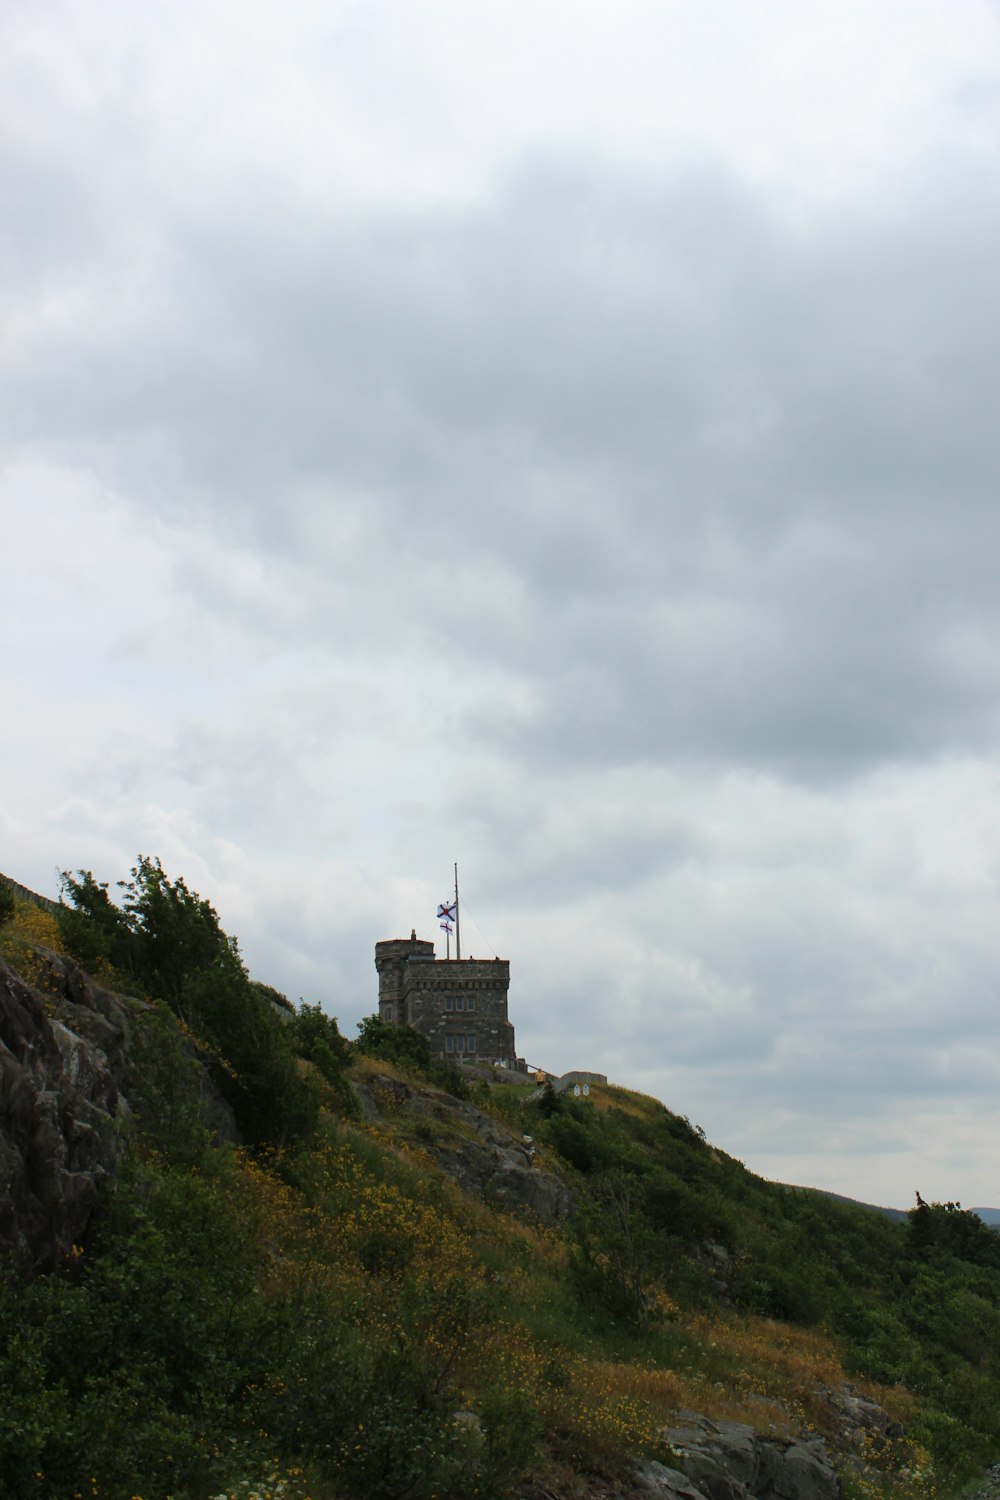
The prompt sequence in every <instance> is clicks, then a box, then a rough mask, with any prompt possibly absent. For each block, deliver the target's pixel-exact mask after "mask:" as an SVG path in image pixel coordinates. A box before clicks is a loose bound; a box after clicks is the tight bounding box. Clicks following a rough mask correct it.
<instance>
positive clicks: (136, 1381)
mask: <svg viewBox="0 0 1000 1500" xmlns="http://www.w3.org/2000/svg"><path fill="white" fill-rule="evenodd" d="M63 880H64V897H65V900H64V904H63V906H62V908H61V910H60V912H59V916H58V920H56V919H55V918H53V917H52V916H51V915H49V914H48V913H45V912H42V911H39V910H37V909H32V910H31V911H28V909H27V907H21V906H20V905H19V904H18V903H16V902H15V906H14V910H13V912H12V914H11V916H10V917H9V918H8V921H7V924H6V926H5V927H4V930H3V935H2V936H0V951H2V952H3V953H4V956H5V957H7V959H8V961H9V962H11V963H14V964H15V965H16V966H17V967H19V968H20V969H21V970H22V972H24V973H25V974H26V975H27V976H28V977H29V978H30V977H31V975H32V973H33V968H32V965H33V963H34V962H35V960H36V956H37V954H38V952H39V945H40V944H41V945H45V946H47V947H55V948H60V947H61V948H62V950H63V951H66V952H69V953H71V954H73V955H75V956H76V957H77V958H78V960H79V961H80V962H81V963H82V964H83V965H84V966H85V967H86V968H88V969H90V970H91V971H92V972H94V973H96V974H97V975H99V976H100V979H101V982H102V983H104V984H106V985H108V986H109V987H112V988H117V989H120V990H122V991H123V992H125V993H131V994H133V995H139V996H141V997H142V998H143V1000H144V1001H145V1002H146V1004H145V1005H144V1006H143V1007H142V1008H141V1011H140V1010H137V1011H136V1015H135V1025H134V1034H133V1038H132V1043H131V1056H132V1065H133V1068H134V1070H135V1073H136V1079H137V1082H136V1085H135V1088H134V1090H133V1095H132V1098H131V1102H132V1104H133V1108H134V1114H133V1117H132V1124H131V1126H130V1127H129V1138H128V1142H127V1151H126V1155H125V1168H124V1170H123V1171H122V1173H121V1174H120V1176H119V1178H118V1180H117V1181H116V1183H115V1184H114V1185H113V1188H112V1189H111V1190H110V1191H109V1192H108V1194H107V1197H106V1201H105V1202H104V1204H103V1206H102V1208H101V1211H100V1213H99V1215H98V1217H97V1220H96V1225H95V1229H94V1232H93V1235H92V1237H91V1238H90V1240H89V1241H88V1243H87V1244H86V1245H85V1246H82V1247H76V1248H75V1250H74V1252H73V1254H72V1255H71V1256H70V1257H69V1258H68V1260H67V1262H66V1263H65V1264H64V1265H63V1266H61V1267H60V1268H59V1269H58V1270H57V1271H56V1272H54V1273H52V1274H51V1275H49V1276H46V1277H41V1278H38V1279H36V1280H35V1281H33V1282H31V1283H29V1284H25V1283H24V1281H23V1280H22V1279H20V1278H19V1277H18V1276H17V1275H16V1274H15V1272H14V1271H13V1269H12V1268H7V1270H6V1271H5V1272H4V1273H3V1274H2V1275H0V1390H2V1391H3V1392H4V1399H3V1402H2V1403H0V1475H2V1476H3V1493H4V1495H5V1497H9V1500H28V1497H36V1500H71V1497H75V1496H79V1497H80V1500H83V1497H84V1496H86V1497H90V1500H129V1497H145V1500H161V1497H166V1496H172V1497H174V1500H208V1497H209V1496H217V1495H220V1494H224V1495H230V1496H232V1497H238V1500H245V1497H247V1496H248V1495H249V1494H250V1492H251V1490H256V1491H257V1492H258V1493H259V1494H260V1495H262V1496H263V1495H266V1494H270V1495H272V1496H278V1495H280V1496H282V1497H283V1500H306V1497H311V1500H353V1497H362V1496H364V1497H366V1500H368V1497H371V1500H403V1497H407V1500H432V1497H438V1500H466V1497H468V1500H471V1497H474V1496H481V1497H493V1500H502V1497H503V1496H504V1495H505V1494H508V1493H510V1494H513V1493H514V1491H515V1489H516V1486H517V1484H518V1482H519V1481H520V1480H522V1479H523V1478H524V1477H525V1476H526V1475H528V1474H534V1475H535V1476H536V1479H537V1480H538V1482H539V1484H543V1485H545V1486H547V1487H548V1488H549V1489H550V1490H553V1491H554V1492H557V1493H566V1492H571V1490H572V1485H573V1479H572V1475H573V1474H574V1473H579V1472H582V1471H587V1470H594V1471H597V1472H600V1473H603V1474H606V1475H610V1476H614V1474H615V1473H616V1471H617V1470H618V1468H619V1467H620V1465H621V1464H622V1463H623V1462H624V1461H625V1459H626V1457H627V1455H630V1454H632V1455H635V1454H641V1453H644V1454H650V1455H656V1456H659V1457H661V1458H664V1459H666V1458H667V1457H668V1454H667V1452H666V1450H665V1449H664V1447H663V1442H662V1438H661V1436H660V1434H661V1432H662V1430H663V1428H664V1427H665V1425H666V1424H667V1423H668V1422H669V1421H670V1419H671V1416H672V1414H673V1413H674V1412H675V1411H676V1410H678V1409H680V1408H684V1407H687V1408H696V1409H698V1410H700V1411H703V1412H705V1413H706V1414H708V1415H716V1416H730V1417H735V1418H737V1419H739V1420H744V1421H750V1422H752V1423H754V1424H755V1425H758V1426H760V1425H763V1426H765V1427H771V1426H773V1427H774V1428H775V1429H776V1430H777V1431H779V1432H789V1433H791V1432H793V1431H795V1430H797V1429H798V1428H799V1427H800V1426H801V1425H802V1424H803V1423H810V1424H814V1425H815V1426H817V1427H818V1428H819V1429H820V1430H821V1431H823V1432H825V1433H826V1434H827V1435H832V1434H833V1432H834V1423H833V1418H832V1416H831V1411H830V1407H829V1403H828V1402H827V1400H826V1398H825V1395H824V1392H828V1391H829V1390H837V1389H839V1388H840V1387H841V1386H842V1384H843V1382H844V1380H845V1379H847V1378H850V1379H854V1380H858V1381H862V1382H865V1383H866V1385H867V1387H868V1388H869V1389H871V1390H872V1391H873V1393H874V1394H875V1395H876V1397H877V1399H879V1400H880V1401H881V1402H882V1403H883V1404H884V1405H886V1406H887V1408H888V1409H889V1410H890V1412H891V1413H892V1415H893V1416H894V1417H895V1418H898V1419H899V1420H900V1421H901V1422H903V1423H904V1424H905V1428H906V1437H905V1438H904V1439H900V1440H897V1441H892V1442H888V1443H886V1444H884V1445H883V1446H882V1447H881V1448H880V1449H879V1450H878V1452H875V1453H872V1454H869V1458H870V1459H871V1462H872V1463H873V1464H874V1465H875V1466H876V1467H875V1469H873V1470H872V1471H870V1472H873V1473H876V1474H880V1475H881V1477H878V1478H877V1492H878V1493H881V1494H884V1495H886V1496H895V1497H896V1500H918V1497H923V1500H930V1497H931V1496H939V1497H943V1496H945V1495H947V1494H949V1493H956V1492H957V1488H958V1486H959V1485H960V1484H961V1483H962V1482H963V1481H964V1480H965V1479H966V1478H967V1477H968V1476H969V1474H970V1473H972V1472H973V1471H974V1470H975V1469H976V1468H977V1467H979V1466H982V1465H983V1464H985V1463H986V1462H987V1461H989V1460H990V1459H992V1458H994V1457H995V1456H996V1454H997V1452H998V1450H1000V1237H998V1236H997V1235H996V1234H995V1233H994V1232H993V1231H992V1230H990V1229H988V1228H986V1227H985V1226H984V1225H983V1224H982V1223H981V1222H980V1221H979V1220H978V1219H977V1218H976V1217H975V1216H974V1215H972V1214H968V1213H965V1212H963V1211H962V1210H961V1208H960V1207H959V1206H958V1205H957V1204H943V1205H942V1204H927V1203H924V1202H923V1201H922V1200H921V1199H919V1198H918V1201H917V1205H916V1207H915V1208H914V1209H913V1210H912V1211H911V1213H910V1215H909V1217H908V1220H907V1222H906V1223H905V1224H900V1223H895V1222H893V1221H891V1220H890V1219H889V1218H886V1217H883V1216H882V1215H880V1214H878V1213H874V1212H872V1211H869V1210H866V1209H864V1208H861V1207H857V1206H852V1205H851V1204H849V1203H847V1202H831V1201H829V1200H827V1199H826V1198H824V1197H822V1196H821V1195H818V1194H816V1193H813V1192H810V1191H808V1190H803V1189H790V1188H782V1187H779V1186H776V1185H774V1184H769V1183H766V1182H764V1181H763V1180H761V1179H760V1178H758V1177H755V1176H754V1175H753V1174H752V1173H750V1172H748V1171H746V1169H745V1168H744V1167H743V1166H742V1165H741V1164H740V1163H739V1162H737V1161H735V1160H734V1159H733V1158H731V1157H728V1156H726V1155H725V1154H724V1153H722V1152H720V1151H718V1150H716V1149H714V1148H713V1147H712V1146H711V1145H710V1144H709V1143H708V1142H707V1141H706V1140H705V1138H704V1135H703V1133H702V1132H701V1131H700V1130H698V1129H697V1128H696V1127H693V1126H692V1125H691V1124H690V1123H689V1122H688V1121H687V1120H685V1119H683V1118H681V1117H679V1116H677V1115H674V1114H672V1113H671V1112H670V1111H669V1110H667V1109H666V1108H665V1107H664V1106H663V1105H661V1104H659V1103H657V1102H656V1101H654V1100H651V1099H648V1098H645V1097H643V1096H640V1095H636V1094H632V1093H630V1092H628V1091H627V1090H624V1089H617V1088H613V1087H596V1086H595V1087H593V1088H592V1090H591V1096H590V1098H589V1099H573V1098H570V1097H567V1096H565V1095H562V1096H560V1095H558V1094H556V1093H555V1092H554V1091H553V1090H552V1089H551V1088H549V1089H545V1090H538V1089H536V1088H534V1087H533V1086H531V1085H530V1084H527V1085H525V1086H524V1087H513V1086H510V1085H505V1086H504V1087H496V1088H490V1087H488V1086H487V1085H485V1084H477V1085H475V1086H474V1088H473V1091H472V1092H473V1099H474V1102H475V1103H476V1104H477V1105H478V1106H479V1107H480V1108H482V1109H485V1110H486V1111H488V1112H490V1113H492V1114H494V1115H495V1116H496V1117H497V1118H498V1119H500V1120H502V1121H503V1122H505V1123H507V1124H508V1125H510V1126H511V1127H512V1129H514V1130H515V1131H516V1132H517V1133H518V1134H525V1135H530V1136H532V1137H533V1139H534V1141H535V1143H536V1146H537V1148H538V1156H537V1159H536V1161H537V1166H538V1167H539V1168H540V1169H542V1170H550V1171H552V1170H554V1171H557V1172H559V1173H560V1174H561V1175H563V1177H564V1178H565V1180H566V1181H567V1182H568V1184H569V1185H570V1187H571V1189H572V1192H573V1195H574V1199H575V1203H576V1211H575V1214H574V1217H573V1219H572V1222H571V1223H570V1224H569V1225H568V1226H566V1227H565V1228H564V1229H560V1230H559V1231H556V1230H554V1229H542V1228H538V1227H533V1226H532V1225H531V1224H530V1223H529V1222H527V1221H525V1220H521V1219H518V1218H517V1217H515V1216H512V1215H510V1214H505V1213H503V1212H500V1211H498V1210H496V1209H495V1208H490V1207H489V1206H488V1205H487V1204H486V1203H484V1202H480V1201H476V1200H473V1199H472V1198H469V1197H465V1196H463V1195H462V1194H461V1193H460V1192H459V1191H458V1189H457V1188H456V1187H454V1185H453V1184H452V1183H451V1182H450V1181H449V1180H448V1179H447V1178H445V1177H443V1176H442V1175H441V1174H440V1172H439V1171H437V1170H436V1169H435V1168H434V1167H433V1166H432V1165H431V1164H430V1161H429V1158H428V1156H427V1154H426V1149H425V1147H426V1143H427V1141H428V1139H430V1137H431V1135H432V1133H433V1131H434V1129H436V1128H437V1127H436V1125H435V1118H436V1117H435V1115H434V1108H435V1106H434V1105H433V1100H434V1099H437V1100H440V1099H441V1095H440V1094H435V1093H434V1092H433V1090H434V1089H442V1090H447V1091H450V1092H451V1093H452V1094H453V1095H458V1096H459V1097H461V1096H463V1095H468V1092H469V1090H468V1085H467V1083H466V1081H465V1079H464V1078H463V1077H462V1075H461V1074H459V1073H457V1072H456V1070H455V1069H452V1068H445V1067H444V1066H443V1065H442V1064H440V1063H436V1062H435V1061H434V1060H433V1059H431V1057H430V1054H429V1051H428V1049H427V1044H426V1042H425V1041H424V1040H423V1038H421V1037H420V1036H419V1035H417V1033H415V1032H412V1031H410V1030H409V1029H408V1028H399V1027H391V1026H385V1025H384V1024H383V1023H382V1022H380V1021H379V1020H378V1019H377V1018H376V1017H369V1018H368V1019H367V1020H365V1021H364V1022H363V1023H362V1024H361V1027H360V1028H359V1030H360V1035H359V1037H358V1040H357V1041H356V1042H354V1043H349V1042H348V1041H346V1040H345V1038H344V1037H342V1036H341V1034H340V1032H339V1030H338V1028H337V1025H336V1022H335V1021H333V1020H332V1019H331V1018H330V1017H329V1016H327V1015H326V1014H325V1012H324V1011H323V1010H322V1009H321V1008H320V1007H319V1006H314V1005H305V1004H302V1005H300V1006H299V1008H298V1010H294V1009H293V1008H292V1007H291V1006H290V1005H289V1004H288V1002H287V1000H285V997H284V996H281V995H279V994H278V993H277V992H274V991H270V990H269V988H268V987H267V986H263V985H260V984H259V983H255V982H254V981H252V980H250V979H249V977H248V975H247V973H246V970H245V967H244V964H243V962H242V959H241V957H240V954H239V949H238V946H237V944H236V942H235V941H234V940H233V939H231V938H229V937H228V936H227V935H226V934H225V933H224V932H223V931H222V929H221V926H220V924H219V920H218V916H217V914H216V912H215V911H214V909H213V908H212V907H211V905H210V904H209V903H208V902H207V901H204V900H203V899H202V898H200V897H199V896H198V895H197V894H195V893H194V892H192V891H190V890H189V889H188V888H187V886H186V885H185V883H184V882H183V881H182V880H177V881H170V880H168V878H167V876H166V875H165V873H164V872H163V870H162V868H161V866H160V864H159V862H158V861H156V860H150V859H146V858H140V859H139V861H138V862H137V864H136V867H135V868H134V869H133V871H132V873H131V880H130V881H129V882H127V883H125V884H124V886H123V887H122V889H123V893H124V894H123V899H122V904H121V906H118V905H117V904H115V903H114V902H113V901H112V900H111V898H110V896H109V894H108V888H107V886H106V885H102V884H100V883H99V882H97V881H96V880H95V879H94V877H93V876H92V875H91V874H90V873H89V872H83V871H81V872H78V873H77V875H76V876H69V875H66V876H64V878H63ZM150 1002H152V1003H150ZM206 1068H207V1070H208V1075H210V1077H211V1078H212V1079H213V1080H214V1084H215V1087H216V1088H217V1089H218V1090H219V1091H220V1092H221V1094H222V1095H223V1097H224V1098H225V1099H226V1100H227V1101H228V1102H229V1104H230V1106H231V1108H232V1109H233V1111H234V1113H235V1116H236V1119H237V1122H238V1125H239V1128H240V1131H241V1134H242V1138H243V1141H244V1145H242V1146H240V1147H235V1146H227V1145H224V1144H220V1142H219V1138H218V1134H217V1132H216V1131H215V1129H214V1124H213V1108H214V1109H216V1110H217V1104H213V1099H212V1097H210V1090H208V1089H207V1086H206ZM382 1070H384V1071H385V1072H386V1073H388V1074H389V1075H391V1076H398V1075H399V1074H403V1075H405V1076H407V1077H408V1078H410V1079H411V1080H413V1083H414V1087H417V1088H420V1089H423V1090H424V1095H425V1096H426V1095H427V1094H428V1091H429V1092H430V1098H431V1105H430V1107H429V1108H425V1109H424V1111H423V1113H422V1114H420V1116H419V1117H417V1116H414V1118H412V1119H411V1118H408V1116H407V1106H406V1105H405V1104H404V1105H403V1106H401V1107H400V1108H399V1109H397V1110H394V1111H387V1112H386V1113H385V1114H384V1115H383V1116H381V1117H380V1119H379V1121H378V1122H377V1123H375V1124H368V1125H365V1124H363V1123H362V1122H361V1120H360V1118H359V1111H358V1108H357V1104H356V1096H355V1093H354V1090H353V1089H352V1086H351V1079H352V1077H360V1076H364V1077H367V1078H369V1079H370V1078H372V1077H373V1076H374V1075H376V1074H377V1073H378V1072H380V1071H382ZM850 1483H851V1484H852V1485H853V1491H852V1493H855V1494H857V1495H858V1496H861V1495H871V1494H874V1493H876V1490H874V1489H873V1488H872V1483H873V1481H872V1480H871V1479H870V1477H869V1478H868V1479H865V1478H864V1477H857V1478H854V1479H852V1480H851V1481H850Z"/></svg>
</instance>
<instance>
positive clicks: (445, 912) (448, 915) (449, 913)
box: [437, 901, 458, 922]
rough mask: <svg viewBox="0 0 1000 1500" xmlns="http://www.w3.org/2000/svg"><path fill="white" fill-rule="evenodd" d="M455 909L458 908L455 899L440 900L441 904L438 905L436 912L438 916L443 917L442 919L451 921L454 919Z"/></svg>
mask: <svg viewBox="0 0 1000 1500" xmlns="http://www.w3.org/2000/svg"><path fill="white" fill-rule="evenodd" d="M457 910H458V902H457V901H451V902H448V901H442V902H441V905H440V906H439V907H438V911H437V914H438V916H439V917H444V919H445V921H446V922H453V921H454V920H455V912H456V911H457Z"/></svg>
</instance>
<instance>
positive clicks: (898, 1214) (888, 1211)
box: [794, 1188, 1000, 1224]
mask: <svg viewBox="0 0 1000 1500" xmlns="http://www.w3.org/2000/svg"><path fill="white" fill-rule="evenodd" d="M794 1191H795V1192H797V1193H817V1194H819V1196H820V1197H821V1198H830V1199H832V1200H833V1202H834V1203H847V1204H849V1205H850V1207H851V1208H867V1209H869V1210H870V1212H871V1213H874V1214H884V1215H885V1217H886V1218H887V1219H892V1221H893V1223H895V1224H905V1223H906V1220H907V1213H906V1210H905V1209H903V1208H885V1207H883V1205H882V1204H881V1203H865V1202H863V1201H862V1200H861V1199H860V1198H848V1197H846V1196H845V1195H844V1194H843V1193H831V1192H829V1191H828V1190H827V1189H826V1188H795V1189H794ZM972 1212H973V1213H980V1210H979V1209H978V1208H974V1209H973V1210H972ZM982 1212H983V1213H984V1214H988V1213H997V1214H998V1215H1000V1209H990V1208H987V1209H984V1210H983V1211H982ZM986 1222H987V1223H990V1222H992V1221H991V1220H989V1219H987V1221H986Z"/></svg>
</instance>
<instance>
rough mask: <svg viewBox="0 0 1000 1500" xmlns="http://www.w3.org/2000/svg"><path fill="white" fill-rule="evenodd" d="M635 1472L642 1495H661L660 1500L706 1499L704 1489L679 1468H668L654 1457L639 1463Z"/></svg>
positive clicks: (636, 1481) (637, 1487)
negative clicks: (694, 1483)
mask: <svg viewBox="0 0 1000 1500" xmlns="http://www.w3.org/2000/svg"><path fill="white" fill-rule="evenodd" d="M634 1473H635V1483H636V1489H637V1491H638V1493H639V1494H640V1495H653V1496H659V1497H660V1500H705V1492H704V1490H699V1489H697V1488H696V1487H695V1486H694V1485H693V1484H692V1483H691V1481H690V1480H689V1479H688V1478H687V1476H686V1475H685V1474H682V1473H681V1472H680V1470H679V1469H668V1468H667V1467H666V1465H665V1464H658V1463H656V1461H655V1460H653V1459H647V1460H644V1461H643V1462H641V1463H637V1464H636V1465H635V1471H634Z"/></svg>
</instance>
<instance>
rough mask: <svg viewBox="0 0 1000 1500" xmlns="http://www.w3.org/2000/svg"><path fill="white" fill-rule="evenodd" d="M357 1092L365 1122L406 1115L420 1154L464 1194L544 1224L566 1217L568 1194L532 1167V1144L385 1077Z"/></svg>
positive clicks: (475, 1113)
mask: <svg viewBox="0 0 1000 1500" xmlns="http://www.w3.org/2000/svg"><path fill="white" fill-rule="evenodd" d="M357 1087H358V1093H359V1096H360V1098H361V1104H362V1109H363V1111H364V1113H365V1114H366V1116H367V1117H368V1118H369V1119H373V1118H375V1117H376V1116H378V1115H384V1114H389V1115H391V1114H394V1113H395V1114H398V1113H402V1112H405V1113H406V1115H407V1116H408V1118H409V1119H410V1120H411V1121H412V1122H413V1123H414V1125H415V1131H414V1135H415V1139H416V1141H417V1143H418V1144H419V1145H420V1147H421V1149H422V1150H423V1151H424V1152H426V1154H427V1155H428V1156H429V1157H430V1158H431V1160H432V1161H433V1162H434V1163H435V1165H436V1166H438V1167H440V1168H441V1170H442V1171H443V1172H446V1173H447V1174H448V1176H449V1177H451V1178H453V1179H454V1181H455V1182H457V1183H458V1185H459V1187H461V1188H462V1189H463V1190H464V1191H465V1192H467V1193H474V1194H476V1195H477V1196H479V1197H482V1198H485V1199H486V1200H487V1202H491V1203H497V1204H500V1205H501V1206H503V1207H505V1208H511V1209H515V1210H523V1211H525V1212H527V1213H528V1214H530V1215H531V1216H532V1217H534V1218H536V1219H538V1220H540V1221H541V1222H542V1223H544V1224H555V1223H558V1222H559V1221H560V1220H562V1219H565V1218H567V1217H568V1216H569V1213H570V1210H571V1209H572V1206H573V1200H572V1196H571V1194H570V1191H569V1189H568V1188H567V1187H566V1185H565V1183H563V1182H561V1181H560V1179H559V1178H558V1177H555V1176H553V1174H552V1173H551V1172H544V1171H542V1170H541V1169H540V1168H538V1167H536V1166H534V1165H533V1162H534V1155H535V1153H534V1149H533V1147H532V1144H531V1142H530V1141H529V1140H527V1139H526V1138H525V1137H524V1136H521V1135H515V1134H514V1133H513V1132H512V1131H510V1130H508V1129H507V1128H506V1127H505V1126H503V1125H501V1124H500V1123H499V1122H498V1121H497V1120H494V1119H492V1118H491V1116H489V1115H486V1114H484V1113H483V1111H482V1110H481V1109H477V1108H476V1107H475V1105H473V1104H469V1103H468V1102H466V1101H465V1100H462V1099H455V1098H453V1097H452V1096H451V1095H450V1094H445V1093H442V1092H440V1091H438V1090H433V1089H429V1088H428V1089H417V1088H414V1087H411V1085H410V1084H408V1083H403V1082H402V1081H401V1080H400V1079H398V1078H390V1077H389V1076H388V1075H381V1074H379V1075H375V1076H374V1077H372V1078H370V1079H369V1080H368V1081H367V1082H365V1083H363V1084H360V1085H358V1086H357Z"/></svg>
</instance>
